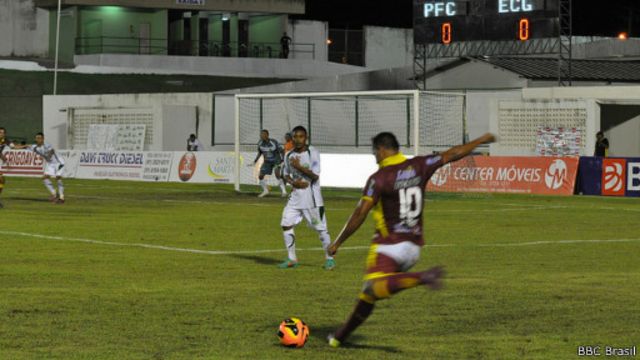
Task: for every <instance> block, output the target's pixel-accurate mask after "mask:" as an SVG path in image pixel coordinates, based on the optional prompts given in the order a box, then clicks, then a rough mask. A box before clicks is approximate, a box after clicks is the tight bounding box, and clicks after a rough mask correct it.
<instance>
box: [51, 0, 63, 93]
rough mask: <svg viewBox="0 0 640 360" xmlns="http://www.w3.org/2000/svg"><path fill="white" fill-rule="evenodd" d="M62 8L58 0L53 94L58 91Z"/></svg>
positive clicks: (60, 1) (60, 0)
mask: <svg viewBox="0 0 640 360" xmlns="http://www.w3.org/2000/svg"><path fill="white" fill-rule="evenodd" d="M61 8H62V0H58V14H57V19H56V59H55V65H54V67H53V95H56V94H57V93H58V52H59V47H60V10H61Z"/></svg>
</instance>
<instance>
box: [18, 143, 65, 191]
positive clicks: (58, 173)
mask: <svg viewBox="0 0 640 360" xmlns="http://www.w3.org/2000/svg"><path fill="white" fill-rule="evenodd" d="M16 149H29V150H31V151H33V152H35V153H36V154H38V155H40V157H41V158H42V159H43V160H44V162H45V168H44V176H43V177H42V181H43V182H44V186H45V187H46V188H47V190H49V193H50V194H51V196H50V197H49V200H50V201H51V202H53V203H58V204H64V184H63V182H62V169H63V168H64V160H63V159H62V157H60V156H58V154H56V151H55V150H54V149H53V146H51V145H50V144H47V143H45V142H44V134H43V133H37V134H36V143H35V144H33V145H18V146H16ZM52 177H54V178H55V179H56V183H57V185H58V191H57V192H56V188H55V187H54V186H53V183H52V182H51V178H52Z"/></svg>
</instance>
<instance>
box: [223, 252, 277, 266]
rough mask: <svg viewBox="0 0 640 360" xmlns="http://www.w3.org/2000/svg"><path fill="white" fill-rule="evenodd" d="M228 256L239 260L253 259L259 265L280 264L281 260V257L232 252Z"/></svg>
mask: <svg viewBox="0 0 640 360" xmlns="http://www.w3.org/2000/svg"><path fill="white" fill-rule="evenodd" d="M229 256H230V257H233V258H236V259H240V260H250V261H253V262H255V263H256V264H260V265H269V266H274V265H277V264H280V263H281V262H282V260H281V259H275V258H272V257H266V256H258V255H242V254H233V255H229Z"/></svg>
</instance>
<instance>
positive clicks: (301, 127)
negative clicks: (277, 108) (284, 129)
mask: <svg viewBox="0 0 640 360" xmlns="http://www.w3.org/2000/svg"><path fill="white" fill-rule="evenodd" d="M298 131H302V132H303V133H304V134H305V135H306V134H307V129H305V127H304V126H296V127H294V128H293V130H291V134H294V133H296V132H298Z"/></svg>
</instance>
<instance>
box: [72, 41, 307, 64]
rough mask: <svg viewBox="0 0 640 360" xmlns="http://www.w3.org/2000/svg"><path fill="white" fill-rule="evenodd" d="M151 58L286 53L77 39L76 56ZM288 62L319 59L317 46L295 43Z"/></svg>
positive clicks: (252, 45) (264, 46)
mask: <svg viewBox="0 0 640 360" xmlns="http://www.w3.org/2000/svg"><path fill="white" fill-rule="evenodd" d="M105 53H112V54H114V53H115V54H149V55H185V56H214V57H251V58H285V54H284V49H282V46H281V45H280V43H278V42H273V43H266V42H249V43H248V44H245V43H241V42H223V41H197V40H177V41H168V40H167V39H152V38H135V37H133V38H132V37H116V36H99V37H79V38H76V54H77V55H88V54H105ZM288 58H296V59H314V60H315V58H316V49H315V44H303V43H292V44H291V45H290V46H289V53H288Z"/></svg>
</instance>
